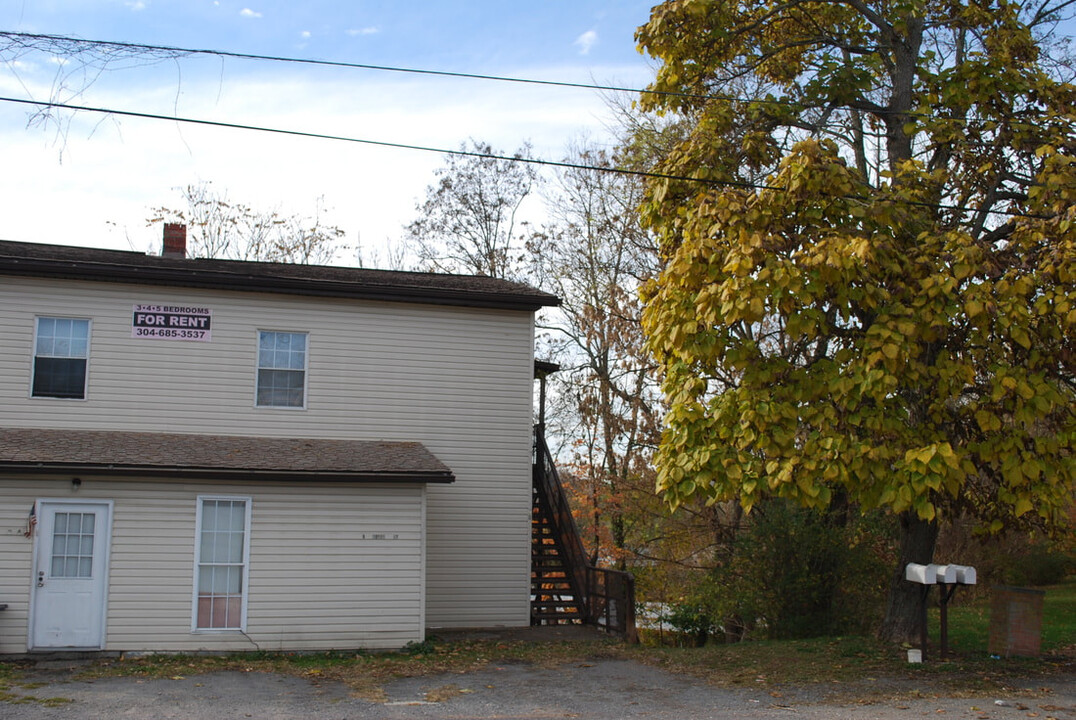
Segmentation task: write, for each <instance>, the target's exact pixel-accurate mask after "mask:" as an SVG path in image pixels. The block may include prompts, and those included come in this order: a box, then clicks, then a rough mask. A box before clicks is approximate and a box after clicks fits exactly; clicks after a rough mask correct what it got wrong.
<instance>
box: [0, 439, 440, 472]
mask: <svg viewBox="0 0 1076 720" xmlns="http://www.w3.org/2000/svg"><path fill="white" fill-rule="evenodd" d="M16 472H19V473H28V472H32V473H76V472H77V473H79V474H81V475H116V476H142V477H186V478H207V479H214V480H289V481H296V480H305V481H366V482H427V483H450V482H453V481H454V480H455V476H454V475H453V474H452V471H451V470H450V469H449V468H448V466H446V465H445V464H444V463H442V462H441V461H440V460H438V459H437V458H436V457H435V456H434V455H433V453H431V452H430V451H429V450H427V449H426V448H425V446H423V445H422V444H421V443H417V442H384V441H363V440H312V439H305V438H265V437H240V436H221V435H183V434H173V433H144V432H115V431H104V430H48V429H37V428H33V429H30V428H0V473H16Z"/></svg>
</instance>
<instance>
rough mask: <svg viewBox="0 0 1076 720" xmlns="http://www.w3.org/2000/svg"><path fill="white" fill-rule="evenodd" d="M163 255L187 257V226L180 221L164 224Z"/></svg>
mask: <svg viewBox="0 0 1076 720" xmlns="http://www.w3.org/2000/svg"><path fill="white" fill-rule="evenodd" d="M161 257H171V258H184V257H187V226H186V225H181V224H180V223H165V224H164V247H163V248H162V249H161Z"/></svg>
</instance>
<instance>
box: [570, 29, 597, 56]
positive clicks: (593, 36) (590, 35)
mask: <svg viewBox="0 0 1076 720" xmlns="http://www.w3.org/2000/svg"><path fill="white" fill-rule="evenodd" d="M572 44H573V45H575V46H576V47H578V48H579V54H580V55H586V54H587V53H589V52H590V49H591V48H592V47H594V46H595V45H597V44H598V33H596V32H594V31H593V30H587V31H586V32H585V33H583V34H582V35H580V36H579V37H577V38H576V39H575V42H574V43H572Z"/></svg>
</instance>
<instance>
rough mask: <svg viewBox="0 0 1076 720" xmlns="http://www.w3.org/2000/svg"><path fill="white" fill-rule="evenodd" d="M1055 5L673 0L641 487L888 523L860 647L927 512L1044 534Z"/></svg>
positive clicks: (1052, 385) (1055, 299) (1050, 484)
mask: <svg viewBox="0 0 1076 720" xmlns="http://www.w3.org/2000/svg"><path fill="white" fill-rule="evenodd" d="M1066 5H1067V4H1066V3H1064V2H1051V1H1050V0H1047V1H1046V2H1039V3H1035V4H1026V5H1025V4H1021V3H1018V2H1009V1H1007V0H1000V1H993V0H985V1H982V2H958V1H953V2H936V1H933V0H931V1H930V2H927V1H926V0H834V1H832V2H814V1H808V0H780V1H777V0H760V1H758V2H750V3H744V2H737V1H736V0H669V1H668V2H665V3H663V4H661V5H659V6H658V7H656V8H654V10H653V14H652V16H651V19H650V22H649V23H648V24H647V25H645V26H643V27H641V28H640V29H639V31H638V35H637V37H638V40H639V42H640V46H641V48H643V49H644V50H645V51H647V52H648V53H650V54H651V55H652V56H653V57H655V58H656V59H657V60H658V61H660V67H659V70H658V75H657V79H656V81H655V82H654V83H653V85H652V86H651V88H650V91H651V92H648V93H646V94H644V96H643V105H644V106H645V107H647V108H649V109H657V110H661V111H664V112H670V113H678V114H681V115H683V116H684V117H686V118H689V119H690V121H691V123H692V125H693V128H694V129H693V132H692V133H691V134H690V136H689V137H687V138H686V139H685V140H684V141H683V142H682V143H680V144H679V145H678V146H677V147H676V148H675V149H673V150H672V151H671V152H669V153H668V154H667V155H666V156H665V158H664V159H663V163H662V166H661V168H660V169H661V170H662V171H663V172H664V173H666V174H668V175H670V176H676V177H675V178H665V179H660V180H654V181H651V182H650V184H649V188H648V196H647V199H646V201H645V203H644V205H643V216H644V220H645V222H646V223H647V224H648V226H649V227H650V228H651V229H652V230H653V231H655V232H656V233H658V234H659V236H660V238H661V250H662V260H663V270H662V272H661V274H660V276H659V277H658V278H657V279H656V280H654V281H653V282H651V283H650V284H649V285H648V286H647V287H646V288H645V289H644V300H645V303H646V310H645V314H644V326H645V329H646V332H647V333H648V336H649V346H650V349H651V351H652V352H653V353H654V355H655V356H656V358H657V359H658V361H659V363H660V365H661V367H662V370H663V383H664V386H663V387H664V392H665V396H666V400H667V402H668V405H669V413H668V416H667V419H666V426H665V430H664V435H663V438H662V441H661V446H660V449H659V452H658V454H657V463H658V471H659V479H658V487H659V490H660V491H661V492H662V493H663V494H664V496H665V498H666V499H667V501H668V502H669V503H670V504H671V505H673V506H674V507H675V506H676V505H677V504H679V503H682V502H685V501H686V500H688V499H689V498H698V497H705V498H708V499H712V500H715V501H716V500H724V499H732V498H738V499H739V500H740V501H741V502H742V504H743V505H744V506H745V507H750V506H751V505H752V504H755V503H757V502H759V501H760V500H763V499H765V498H767V497H785V498H792V499H795V500H797V501H799V502H801V503H803V504H806V505H809V506H815V507H820V508H825V507H827V506H828V505H829V503H830V502H831V500H833V499H834V498H836V497H838V496H839V497H840V499H841V501H842V502H843V500H844V499H846V498H847V499H850V500H852V501H853V502H855V503H856V504H858V505H859V506H860V507H862V508H865V509H869V508H882V509H886V510H888V511H891V512H893V513H896V514H898V515H899V517H900V526H901V531H902V537H901V557H900V562H899V566H898V567H897V568H896V569H895V572H894V576H893V582H892V585H891V590H890V598H889V603H888V607H887V614H886V618H885V620H884V622H883V626H882V629H881V630H882V635H883V636H885V637H888V638H892V639H906V638H909V637H911V636H912V634H913V632H914V630H915V627H916V606H917V603H918V595H917V592H916V590H915V589H914V588H913V587H912V586H910V584H908V583H905V582H903V581H902V577H903V575H902V570H903V566H904V564H905V563H906V562H909V561H915V562H930V561H931V559H932V557H933V550H934V542H935V539H936V537H937V528H938V523H939V521H943V520H944V519H945V518H946V517H951V516H952V515H953V514H954V513H957V512H968V513H972V514H974V516H976V517H978V518H979V519H980V520H981V523H982V526H983V527H984V528H986V529H989V530H994V531H997V530H1000V529H1002V528H1006V527H1014V526H1015V527H1021V526H1029V527H1030V526H1042V527H1045V526H1055V527H1056V526H1057V524H1058V523H1061V522H1063V521H1064V515H1065V510H1066V508H1071V507H1072V502H1073V489H1074V487H1076V458H1074V457H1073V448H1074V443H1076V403H1074V390H1076V375H1074V370H1076V206H1074V201H1076V161H1074V157H1073V150H1074V148H1076V114H1074V108H1076V90H1074V88H1073V86H1072V85H1071V84H1069V83H1067V82H1065V80H1066V79H1067V78H1066V77H1065V76H1064V74H1063V73H1064V65H1063V64H1058V63H1056V62H1055V61H1056V60H1057V59H1058V57H1057V54H1056V48H1057V47H1058V46H1057V45H1056V44H1055V42H1054V41H1055V40H1056V38H1055V37H1054V35H1053V34H1052V32H1053V31H1054V30H1055V29H1056V23H1057V21H1058V20H1059V13H1061V12H1063V11H1064V8H1065V7H1066Z"/></svg>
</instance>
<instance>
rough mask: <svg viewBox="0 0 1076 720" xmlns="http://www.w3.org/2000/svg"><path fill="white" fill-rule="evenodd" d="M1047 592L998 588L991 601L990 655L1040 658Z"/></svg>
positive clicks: (1001, 586)
mask: <svg viewBox="0 0 1076 720" xmlns="http://www.w3.org/2000/svg"><path fill="white" fill-rule="evenodd" d="M1045 597H1046V591H1044V590H1029V589H1027V588H1017V587H1006V586H1004V585H995V586H994V587H993V589H992V592H991V598H990V644H989V649H990V654H991V655H1002V656H1005V657H1008V656H1010V655H1024V656H1028V657H1038V655H1039V651H1040V650H1041V647H1042V606H1043V601H1044V599H1045Z"/></svg>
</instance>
